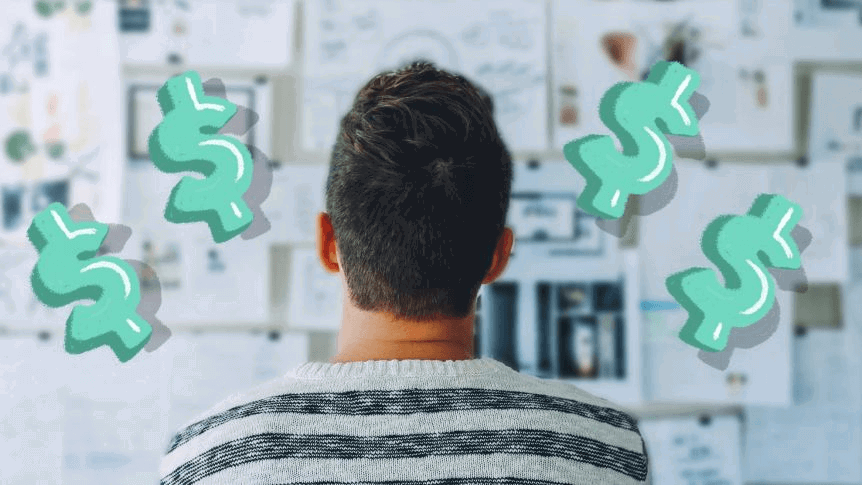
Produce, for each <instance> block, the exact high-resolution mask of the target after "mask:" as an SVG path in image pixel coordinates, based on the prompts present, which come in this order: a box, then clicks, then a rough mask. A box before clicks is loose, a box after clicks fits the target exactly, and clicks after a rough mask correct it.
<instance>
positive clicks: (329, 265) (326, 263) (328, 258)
mask: <svg viewBox="0 0 862 485" xmlns="http://www.w3.org/2000/svg"><path fill="white" fill-rule="evenodd" d="M317 256H318V258H319V259H320V263H321V264H322V265H323V268H324V269H325V270H326V271H328V272H330V273H338V272H339V271H340V268H339V267H338V249H337V248H336V246H335V231H333V229H332V220H331V219H330V218H329V214H327V213H326V212H320V213H319V214H317Z"/></svg>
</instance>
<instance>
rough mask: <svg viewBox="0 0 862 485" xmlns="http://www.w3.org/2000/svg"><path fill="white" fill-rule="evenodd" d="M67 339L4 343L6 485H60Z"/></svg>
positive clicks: (1, 465) (0, 412)
mask: <svg viewBox="0 0 862 485" xmlns="http://www.w3.org/2000/svg"><path fill="white" fill-rule="evenodd" d="M62 345H63V339H62V335H61V334H59V333H57V332H54V333H53V335H52V338H50V339H49V340H48V341H41V340H38V339H37V338H36V337H35V336H27V337H3V338H0V356H2V359H0V395H2V396H3V398H2V399H0V470H2V472H0V479H2V481H3V483H4V484H9V485H29V484H32V483H61V474H62V462H63V429H62V428H63V421H64V410H65V409H64V407H63V403H62V400H61V397H62V395H63V393H62V391H61V386H62V385H63V384H64V381H65V379H64V377H65V376H64V372H63V369H64V367H65V365H66V363H67V359H68V358H69V357H68V354H67V353H66V352H65V351H64V350H63V347H62Z"/></svg>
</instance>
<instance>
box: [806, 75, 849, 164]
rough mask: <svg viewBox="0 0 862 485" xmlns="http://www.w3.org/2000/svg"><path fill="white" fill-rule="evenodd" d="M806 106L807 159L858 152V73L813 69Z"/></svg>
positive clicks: (830, 157)
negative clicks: (808, 126)
mask: <svg viewBox="0 0 862 485" xmlns="http://www.w3.org/2000/svg"><path fill="white" fill-rule="evenodd" d="M810 110H811V124H810V128H809V133H808V155H809V157H811V160H819V159H821V158H826V159H832V158H836V157H841V158H849V157H852V156H856V157H858V156H862V76H860V75H858V74H856V75H853V74H835V73H815V74H814V76H813V78H812V80H811V104H810Z"/></svg>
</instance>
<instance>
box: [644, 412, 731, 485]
mask: <svg viewBox="0 0 862 485" xmlns="http://www.w3.org/2000/svg"><path fill="white" fill-rule="evenodd" d="M638 428H640V431H641V433H642V434H643V437H644V442H645V443H646V446H647V448H648V450H649V452H650V454H649V456H650V478H651V480H652V483H661V484H668V485H689V484H692V483H697V484H707V483H716V484H717V483H721V484H724V485H742V484H743V483H744V482H743V474H742V442H741V435H742V422H741V420H740V419H739V416H737V415H727V416H723V415H716V416H708V415H704V416H701V417H698V418H674V419H645V420H641V421H639V422H638Z"/></svg>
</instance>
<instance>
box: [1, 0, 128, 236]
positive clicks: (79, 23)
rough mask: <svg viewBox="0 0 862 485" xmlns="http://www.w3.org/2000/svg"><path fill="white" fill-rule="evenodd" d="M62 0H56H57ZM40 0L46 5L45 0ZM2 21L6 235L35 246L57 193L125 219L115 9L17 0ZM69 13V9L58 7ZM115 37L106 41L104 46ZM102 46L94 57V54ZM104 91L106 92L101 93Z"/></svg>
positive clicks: (102, 213)
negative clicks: (32, 239)
mask: <svg viewBox="0 0 862 485" xmlns="http://www.w3.org/2000/svg"><path fill="white" fill-rule="evenodd" d="M55 3H56V2H55ZM40 5H41V6H40ZM6 13H8V20H9V22H8V23H5V22H4V23H3V25H2V26H0V116H2V117H3V118H4V119H7V120H8V121H9V123H8V124H6V125H4V127H3V128H2V129H0V174H2V175H0V192H2V198H0V203H2V207H0V208H2V211H0V212H2V218H3V220H2V224H0V243H2V244H8V245H13V246H18V247H23V246H25V245H27V240H26V239H27V238H26V228H27V226H28V221H29V220H30V219H32V217H33V216H34V215H35V213H37V212H38V211H40V210H42V209H43V208H44V207H46V206H47V205H48V204H50V203H52V202H60V203H63V204H64V205H70V204H72V203H73V202H74V203H85V204H87V205H88V206H89V207H91V208H92V209H93V212H94V214H96V215H97V216H98V218H99V219H100V220H104V221H116V220H117V219H119V212H120V202H119V201H120V197H121V187H119V186H118V185H117V184H113V183H111V184H106V183H105V182H104V181H105V180H118V179H119V178H121V174H122V165H121V164H119V163H117V161H118V160H119V159H120V158H119V155H120V151H119V149H120V144H121V140H122V132H121V129H120V125H121V123H120V120H119V113H118V112H117V110H116V108H117V100H118V95H119V80H118V78H117V75H116V68H117V66H119V64H120V61H119V51H116V50H112V49H111V48H110V47H111V46H114V47H115V46H116V42H115V41H116V31H115V30H114V29H109V28H104V26H106V25H114V20H115V14H116V12H115V9H114V7H113V6H112V5H110V4H103V3H101V2H99V3H97V2H78V3H74V4H68V2H67V4H66V5H61V6H58V5H53V4H50V2H39V4H36V5H34V2H14V3H13V4H10V8H9V11H8V12H6ZM57 13H62V15H56V14H57ZM106 46H108V47H106ZM94 51H99V52H101V53H102V55H101V56H100V57H99V59H98V61H99V62H98V63H96V64H93V60H92V59H93V58H92V56H91V55H90V53H92V52H94ZM93 93H99V96H93Z"/></svg>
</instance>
